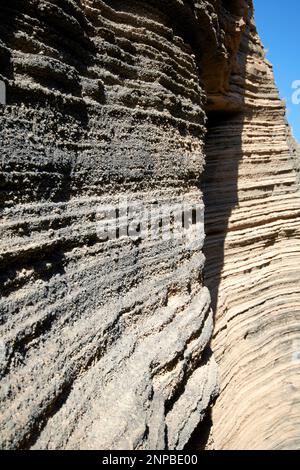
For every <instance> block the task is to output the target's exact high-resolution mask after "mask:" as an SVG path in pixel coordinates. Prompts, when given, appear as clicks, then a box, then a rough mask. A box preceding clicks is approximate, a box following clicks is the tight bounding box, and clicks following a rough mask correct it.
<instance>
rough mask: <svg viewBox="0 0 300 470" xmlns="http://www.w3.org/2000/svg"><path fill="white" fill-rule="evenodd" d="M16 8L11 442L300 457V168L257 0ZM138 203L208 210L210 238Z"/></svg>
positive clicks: (6, 167) (0, 198)
mask: <svg viewBox="0 0 300 470" xmlns="http://www.w3.org/2000/svg"><path fill="white" fill-rule="evenodd" d="M3 3H4V2H2V4H1V7H0V11H1V18H2V22H1V25H0V49H1V56H0V63H1V68H0V73H1V75H0V80H2V81H3V82H4V83H5V86H6V92H7V93H6V94H7V104H6V105H1V106H0V126H1V141H0V149H1V185H2V187H1V189H2V190H1V195H0V203H1V212H2V220H1V251H0V264H1V300H0V306H1V344H0V366H1V370H0V374H1V417H0V420H1V425H0V440H1V447H2V448H5V449H28V448H30V449H183V448H184V447H185V446H186V445H187V444H188V443H189V441H190V439H191V436H193V437H192V439H193V442H196V443H197V442H200V441H203V434H209V439H208V444H207V447H212V448H243V447H249V448H259V447H264V446H268V447H270V448H291V447H292V448H296V447H297V446H299V444H300V443H299V439H300V437H299V436H300V433H299V421H300V410H299V405H298V402H299V400H298V398H297V397H298V392H299V362H300V360H299V356H300V344H299V343H300V327H299V320H300V300H299V299H300V298H299V290H300V281H299V279H300V267H299V265H300V263H299V261H300V239H299V231H300V218H299V214H300V196H299V154H297V152H298V149H297V147H296V144H295V143H294V141H293V138H292V137H291V133H290V130H289V128H288V126H287V123H286V120H285V108H284V105H283V103H282V102H281V101H280V100H279V98H278V92H277V90H276V87H275V85H274V80H273V74H272V69H271V66H270V64H268V62H267V61H266V59H265V57H264V52H263V48H262V46H261V43H260V41H259V38H258V35H257V32H256V29H255V25H254V20H253V5H252V1H251V0H248V1H246V0H232V1H230V0H226V1H225V0H222V1H221V0H209V1H208V0H166V1H163V2H162V1H158V0H141V1H135V0H130V1H129V0H105V1H102V0H51V1H50V0H48V1H46V0H27V1H25V0H10V1H9V2H5V3H4V4H3ZM205 165H206V166H205ZM204 166H205V170H204ZM125 201H126V203H127V204H128V205H129V206H130V207H131V206H132V207H138V208H139V207H144V208H147V209H149V213H151V210H153V207H156V205H158V206H159V205H160V204H161V202H162V201H165V205H163V207H166V206H167V207H178V206H179V207H182V204H183V201H184V203H185V204H188V205H190V206H192V207H202V205H203V202H204V204H205V207H206V222H205V231H206V233H207V237H206V240H204V230H203V221H202V219H201V220H200V223H197V224H194V220H191V223H190V225H189V227H188V230H187V236H185V237H168V236H164V234H163V233H161V231H160V230H159V229H158V230H157V232H158V233H157V232H155V233H154V236H142V234H141V233H139V230H136V231H134V230H133V232H134V233H135V235H134V236H130V235H131V231H130V228H133V227H131V224H130V221H131V222H132V223H133V225H134V222H135V219H134V217H133V218H132V219H130V218H129V222H128V217H124V218H123V217H122V214H121V212H119V208H120V207H121V208H122V207H123V205H124V203H125ZM107 207H110V208H111V207H113V208H117V209H118V211H117V212H116V214H117V218H118V221H119V224H120V225H119V230H118V231H117V233H116V236H115V237H105V236H103V234H102V232H101V231H100V233H99V225H100V226H101V220H102V219H101V218H102V215H103V209H104V208H107ZM162 217H163V216H161V214H160V215H159V217H158V219H159V220H158V228H159V227H161V225H160V222H161V218H162ZM192 219H193V217H192ZM151 223H153V218H152V219H151ZM128 224H129V225H128ZM146 225H147V224H146ZM136 228H137V227H136ZM195 229H196V237H195V239H194V238H193V243H189V242H188V239H189V237H188V236H189V235H191V236H192V235H193V236H194V235H195ZM152 235H153V234H152ZM204 255H205V256H206V264H205V256H204ZM214 315H215V318H214ZM213 330H214V335H213ZM212 335H213V338H212ZM211 340H212V341H211ZM217 364H218V366H217ZM297 372H298V375H297ZM218 395H219V397H218V399H217V396H218ZM216 399H217V400H216ZM211 410H212V411H211ZM210 414H211V422H212V426H211V429H204V426H202V427H201V423H202V422H203V423H207V417H208V416H210ZM188 445H191V441H190V443H189V444H188ZM195 445H196V444H195ZM203 445H204V446H205V443H204V444H203Z"/></svg>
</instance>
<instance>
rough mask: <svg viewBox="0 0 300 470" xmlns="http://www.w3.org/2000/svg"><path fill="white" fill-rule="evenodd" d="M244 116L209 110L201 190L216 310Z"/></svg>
mask: <svg viewBox="0 0 300 470" xmlns="http://www.w3.org/2000/svg"><path fill="white" fill-rule="evenodd" d="M243 125H244V118H243V114H242V113H241V112H237V113H229V114H228V113H224V112H219V113H209V114H208V126H207V136H206V143H205V152H206V167H205V171H204V174H203V177H202V182H201V189H202V192H203V199H204V205H205V233H206V240H205V244H204V248H203V251H204V254H205V257H206V265H205V268H204V284H205V285H206V286H207V287H208V288H209V290H210V294H211V305H212V309H213V311H214V313H215V314H216V312H217V309H218V299H219V288H220V282H221V279H222V271H223V266H224V261H225V243H226V236H227V233H228V230H229V221H230V216H231V214H232V211H233V209H234V208H235V207H237V206H238V203H239V200H238V170H239V162H240V160H241V159H242V157H243V153H242V131H243Z"/></svg>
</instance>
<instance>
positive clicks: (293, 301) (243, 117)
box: [203, 19, 300, 449]
mask: <svg viewBox="0 0 300 470" xmlns="http://www.w3.org/2000/svg"><path fill="white" fill-rule="evenodd" d="M238 62H239V64H240V65H241V67H242V69H243V70H244V77H245V81H244V83H245V87H244V110H243V112H242V113H237V114H235V115H232V116H226V118H224V117H223V116H220V115H211V117H210V121H209V131H208V135H207V140H206V161H207V166H206V170H205V175H204V178H203V190H204V193H205V204H206V232H207V239H206V245H205V249H204V251H205V255H206V258H207V261H206V267H205V282H206V285H207V286H208V287H209V288H210V291H211V293H212V298H213V304H214V310H215V312H216V322H215V323H216V324H215V331H214V338H213V341H212V350H213V351H214V353H215V356H216V360H217V363H218V365H219V370H220V396H219V398H218V400H217V402H216V404H215V406H214V407H213V411H212V429H211V433H210V438H209V440H208V447H212V448H217V449H299V446H300V441H299V438H300V434H299V431H300V406H299V399H298V396H299V386H300V381H299V377H300V376H299V366H300V362H299V351H300V348H299V346H300V331H299V325H300V191H299V189H300V185H299V177H298V174H297V171H298V170H297V168H299V155H298V156H297V147H296V144H295V142H293V139H292V138H291V136H290V130H289V128H288V125H287V123H286V119H285V106H284V104H283V103H282V102H281V101H280V100H279V98H278V92H277V89H276V87H275V85H274V79H273V71H272V68H271V66H270V64H269V63H268V62H267V61H266V60H265V57H264V51H263V48H262V46H261V44H260V41H259V39H258V36H257V33H256V31H255V26H254V24H253V21H252V19H250V20H249V21H248V26H247V28H246V31H245V33H244V35H243V38H242V41H241V47H240V52H239V54H238Z"/></svg>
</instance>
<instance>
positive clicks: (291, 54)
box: [254, 0, 300, 143]
mask: <svg viewBox="0 0 300 470" xmlns="http://www.w3.org/2000/svg"><path fill="white" fill-rule="evenodd" d="M254 6H255V19H256V24H257V28H258V31H259V34H260V37H261V39H262V41H263V44H264V46H265V48H266V49H267V50H268V53H267V57H268V59H269V61H270V62H271V63H272V64H273V66H274V73H275V80H276V83H277V86H278V88H279V93H280V96H281V98H284V99H285V100H286V102H287V118H288V120H289V122H290V124H291V126H292V128H293V133H294V136H295V137H296V139H297V140H298V142H299V143H300V104H298V105H296V104H293V103H292V96H293V93H294V92H295V90H293V89H292V83H293V82H294V81H295V80H299V81H300V57H299V55H300V50H299V43H300V34H299V22H300V1H299V0H284V1H283V0H254ZM298 96H299V94H298Z"/></svg>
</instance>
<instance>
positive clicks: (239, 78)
mask: <svg viewBox="0 0 300 470" xmlns="http://www.w3.org/2000/svg"><path fill="white" fill-rule="evenodd" d="M250 13H251V11H249V14H250ZM250 28H251V26H250V25H249V24H248V26H247V27H246V30H245V32H244V33H243V35H242V38H241V41H240V48H239V52H238V54H237V58H236V65H235V66H234V72H233V73H232V75H231V77H230V83H229V89H228V94H226V93H225V95H224V96H222V98H221V97H220V98H221V100H220V102H218V101H217V102H214V101H213V100H214V96H212V97H211V96H210V95H208V107H207V109H206V113H207V134H206V139H205V156H206V163H205V170H204V173H203V175H202V178H201V182H200V188H201V191H202V193H203V200H204V205H205V233H206V239H205V243H204V247H203V252H204V254H205V257H206V262H205V267H204V271H203V281H204V285H205V286H206V287H208V289H209V291H210V294H211V306H212V309H213V313H214V323H215V326H216V323H217V320H218V314H219V313H218V312H223V313H224V311H225V309H226V306H225V305H221V304H220V300H221V299H224V292H223V293H222V294H221V290H220V289H221V282H222V279H223V274H224V265H225V263H226V257H227V256H228V257H229V256H230V247H228V245H227V236H228V233H229V231H230V230H231V229H232V227H231V216H232V212H233V210H234V209H236V208H237V207H238V205H239V198H240V197H242V193H241V191H240V190H239V187H238V181H239V167H240V162H241V160H242V159H243V145H242V143H243V132H244V129H245V118H246V115H248V113H249V112H250V111H249V109H248V108H247V107H246V106H245V90H246V83H245V82H246V66H247V58H248V55H249V53H251V52H250V47H249V37H250ZM232 98H233V100H231V99H232ZM235 100H236V101H235ZM217 334H218V332H217V329H216V327H215V333H214V335H215V336H216V335H217ZM211 348H212V351H213V352H214V345H213V341H212V344H211ZM216 360H217V362H218V358H216ZM220 380H222V377H221V378H220ZM220 390H221V392H220V393H222V383H221V384H220ZM217 400H218V398H217V399H216V400H215V401H217ZM215 401H214V402H213V403H211V404H210V407H209V409H208V412H207V414H206V416H205V417H204V418H203V419H202V421H201V422H200V423H199V425H198V427H197V428H196V429H195V431H194V432H193V434H192V436H191V438H190V440H189V442H188V444H187V446H186V449H190V450H205V449H207V448H214V442H213V426H214V423H213V406H214V403H215Z"/></svg>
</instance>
